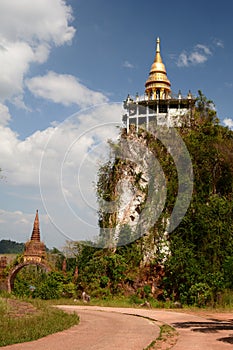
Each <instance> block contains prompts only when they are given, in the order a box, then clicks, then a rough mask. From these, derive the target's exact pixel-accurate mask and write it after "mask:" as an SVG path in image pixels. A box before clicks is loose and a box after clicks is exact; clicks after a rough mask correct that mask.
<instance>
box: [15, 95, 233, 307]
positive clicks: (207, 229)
mask: <svg viewBox="0 0 233 350" xmlns="http://www.w3.org/2000/svg"><path fill="white" fill-rule="evenodd" d="M177 131H178V132H179V134H180V135H181V137H182V139H183V141H184V142H185V144H186V146H187V149H188V151H189V154H190V157H191V160H192V166H193V172H194V183H193V186H194V188H193V195H192V200H191V202H190V205H189V208H188V210H187V212H186V215H185V216H184V218H183V220H182V222H181V223H180V224H179V226H178V227H177V228H176V229H175V230H174V231H173V232H171V233H170V234H169V237H168V245H169V249H170V254H169V255H168V256H166V259H165V258H164V256H163V255H162V254H157V255H156V256H154V257H153V258H151V260H150V263H149V264H147V265H145V264H143V257H144V255H145V252H146V251H148V249H151V250H153V249H154V246H153V245H154V244H155V242H156V238H157V237H158V236H159V235H161V234H162V233H163V231H164V224H163V223H164V220H165V219H166V218H167V217H169V215H171V213H172V210H173V208H174V205H175V200H176V195H177V189H178V178H177V172H176V169H175V164H174V161H173V160H172V158H171V156H170V155H169V152H168V150H166V148H165V147H164V146H163V145H162V144H161V142H159V141H158V140H156V139H155V138H153V137H151V135H149V134H145V133H144V134H143V137H144V141H145V142H146V145H147V147H148V148H149V149H150V150H151V151H152V152H154V154H155V155H156V158H157V159H158V160H159V163H160V164H161V166H162V168H163V171H164V174H165V177H166V181H167V199H166V206H165V208H164V210H163V212H162V214H161V217H160V218H159V220H158V221H157V222H156V224H155V225H154V226H153V227H152V228H151V230H150V232H149V233H148V235H149V237H150V238H151V239H146V238H145V237H142V238H140V239H137V240H135V241H133V242H132V243H130V244H128V245H122V246H118V247H113V248H112V249H107V248H106V249H98V248H97V247H95V245H94V244H91V243H90V242H84V243H82V242H73V243H69V244H67V247H65V250H64V252H63V253H60V255H59V256H60V258H59V259H60V260H59V261H60V270H61V262H62V259H63V258H64V256H65V255H66V256H72V258H70V257H68V258H67V271H66V273H65V274H64V273H62V272H53V273H50V274H49V275H46V274H41V275H40V276H41V277H40V279H38V278H37V277H36V276H37V272H38V271H34V275H33V274H32V273H31V272H27V276H26V277H27V278H25V274H26V272H24V275H23V270H22V275H20V274H19V275H18V276H17V278H16V281H15V293H17V294H20V293H24V292H23V291H27V293H30V292H29V289H28V286H29V285H30V283H32V284H33V285H35V286H36V289H35V292H33V295H34V296H38V297H41V298H43V299H49V298H58V297H59V296H73V297H75V296H80V295H81V292H82V291H83V290H86V291H87V292H88V293H90V294H91V296H92V297H99V298H100V297H101V298H109V297H112V296H115V295H118V296H119V295H126V296H130V297H131V298H132V300H134V301H141V300H142V299H150V298H152V299H153V298H157V299H159V300H162V301H164V302H165V301H168V300H170V301H173V302H175V301H180V302H181V303H182V304H189V305H191V304H195V305H198V306H204V305H209V304H210V305H216V304H218V303H219V302H220V301H221V298H222V296H223V295H224V294H226V293H227V291H229V293H231V291H232V290H233V221H232V218H233V132H232V131H231V130H230V129H228V128H227V127H223V126H222V125H220V124H219V120H218V118H217V115H216V110H215V108H214V104H213V102H212V101H210V100H208V99H207V98H206V97H205V96H204V95H203V94H202V92H201V91H199V92H198V98H197V101H196V107H195V111H194V115H193V119H192V121H191V125H187V124H186V125H185V124H184V125H183V126H182V127H180V128H178V129H177ZM135 137H139V136H138V135H135ZM141 137H142V136H141ZM113 146H114V147H116V146H117V145H113ZM121 165H122V163H121V162H120V160H119V159H118V158H117V157H116V158H115V160H114V161H113V162H112V161H111V162H107V163H106V164H104V165H103V166H102V167H101V168H100V171H99V183H98V185H97V195H98V196H99V197H100V196H101V197H103V198H104V199H105V200H109V201H110V200H113V199H115V196H116V192H115V185H116V183H117V181H118V180H119V178H120V176H121V173H122V169H121ZM136 181H137V179H136ZM142 205H143V203H142ZM115 220H116V218H115V217H114V215H113V217H111V215H110V214H107V215H106V216H104V215H103V213H100V226H101V225H106V224H109V225H110V226H109V227H111V225H112V224H113V223H114V222H115ZM122 232H123V235H129V234H131V232H130V227H128V226H127V225H126V227H124V230H123V231H122ZM121 239H122V240H123V239H124V237H123V236H122V237H121ZM67 251H68V253H69V254H68V253H67ZM62 254H64V255H62ZM76 266H78V269H79V274H78V277H77V279H74V271H75V267H76ZM32 276H34V280H33V281H32V280H30V278H31V277H32ZM151 281H153V285H154V286H155V288H154V289H155V290H152V282H151ZM25 293H26V292H25Z"/></svg>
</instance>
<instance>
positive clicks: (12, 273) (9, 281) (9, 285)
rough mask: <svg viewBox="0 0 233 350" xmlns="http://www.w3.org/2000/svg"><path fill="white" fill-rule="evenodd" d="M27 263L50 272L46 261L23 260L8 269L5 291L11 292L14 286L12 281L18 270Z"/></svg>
mask: <svg viewBox="0 0 233 350" xmlns="http://www.w3.org/2000/svg"><path fill="white" fill-rule="evenodd" d="M29 265H34V266H39V267H41V268H42V269H44V270H45V271H46V272H50V271H51V267H50V266H48V265H47V264H46V263H43V262H38V261H34V260H31V261H24V262H22V263H20V264H18V265H16V266H15V267H14V268H13V269H11V270H10V272H9V274H8V277H7V291H8V292H9V293H11V292H12V289H13V287H14V281H15V277H16V275H17V274H18V272H19V271H20V270H21V269H23V268H24V267H25V266H29Z"/></svg>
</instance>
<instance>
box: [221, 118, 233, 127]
mask: <svg viewBox="0 0 233 350" xmlns="http://www.w3.org/2000/svg"><path fill="white" fill-rule="evenodd" d="M223 123H224V124H225V125H226V126H228V127H229V128H230V129H232V128H233V119H231V118H225V119H224V120H223Z"/></svg>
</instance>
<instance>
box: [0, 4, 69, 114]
mask: <svg viewBox="0 0 233 350" xmlns="http://www.w3.org/2000/svg"><path fill="white" fill-rule="evenodd" d="M0 10H1V11H0V96H1V102H4V101H5V100H10V101H11V102H13V103H14V102H15V101H19V100H21V101H22V95H23V88H24V86H23V83H24V78H25V75H26V74H27V73H28V71H29V68H30V65H31V64H32V63H38V64H41V63H43V62H45V61H46V60H47V59H48V56H49V53H50V50H51V47H52V46H53V45H56V46H59V45H63V44H65V43H69V42H70V41H71V40H72V38H73V36H74V34H75V29H74V27H72V26H70V25H69V22H70V21H71V20H72V11H71V7H70V6H67V5H66V3H65V1H63V0H50V1H47V0H40V1H31V0H22V1H9V0H2V1H1V4H0ZM18 96H20V97H19V99H16V97H18ZM23 106H24V104H23V103H21V107H23Z"/></svg>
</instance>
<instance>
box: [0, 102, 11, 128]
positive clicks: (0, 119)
mask: <svg viewBox="0 0 233 350" xmlns="http://www.w3.org/2000/svg"><path fill="white" fill-rule="evenodd" d="M10 120H11V115H10V112H9V109H8V107H7V106H5V105H3V104H2V103H0V125H7V124H8V123H9V121H10Z"/></svg>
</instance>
